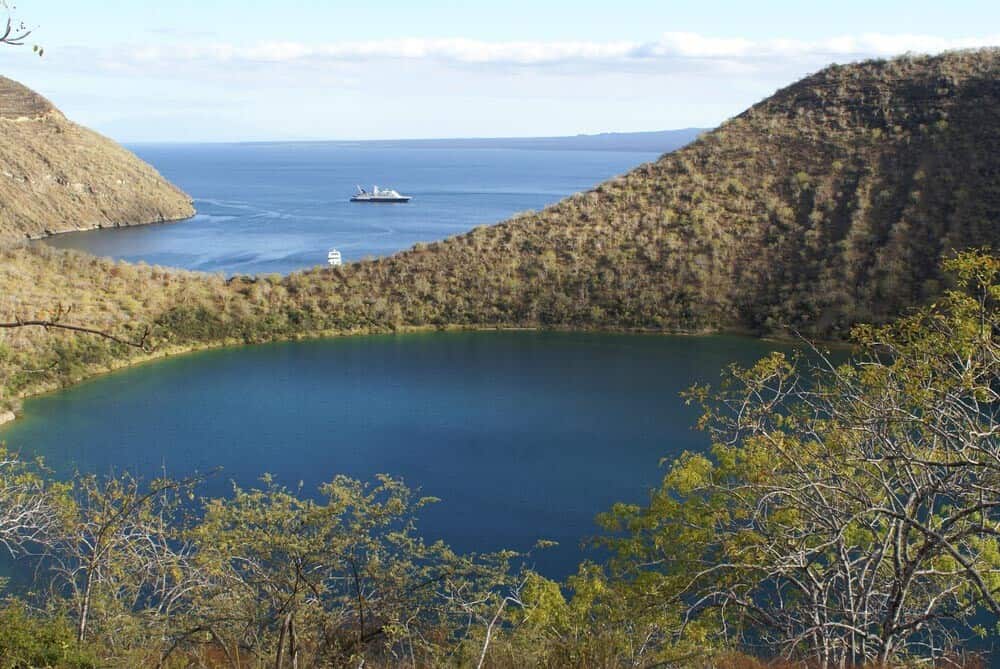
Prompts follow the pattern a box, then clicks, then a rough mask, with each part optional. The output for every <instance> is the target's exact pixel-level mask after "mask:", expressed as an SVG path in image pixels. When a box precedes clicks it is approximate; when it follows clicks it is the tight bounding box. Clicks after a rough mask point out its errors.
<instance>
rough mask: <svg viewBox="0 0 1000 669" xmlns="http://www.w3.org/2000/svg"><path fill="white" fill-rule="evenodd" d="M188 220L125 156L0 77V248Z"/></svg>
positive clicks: (178, 201)
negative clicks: (54, 237)
mask: <svg viewBox="0 0 1000 669" xmlns="http://www.w3.org/2000/svg"><path fill="white" fill-rule="evenodd" d="M193 214H194V209H193V208H192V206H191V199H190V198H189V197H188V196H187V195H185V194H184V193H183V192H181V191H180V190H179V189H177V188H176V187H175V186H173V185H172V184H170V183H168V182H167V181H166V180H165V179H164V178H163V177H162V176H160V175H159V173H157V171H156V170H155V169H153V168H152V167H151V166H149V165H148V164H146V163H144V162H143V161H141V160H139V158H137V157H136V156H135V155H134V154H132V153H131V152H130V151H128V150H126V149H124V148H122V147H121V146H119V145H118V144H116V143H115V142H113V141H111V140H110V139H107V138H106V137H102V136H101V135H99V134H97V133H96V132H93V131H91V130H88V129H86V128H84V127H81V126H79V125H77V124H75V123H73V122H71V121H69V120H68V119H67V118H66V117H65V116H63V114H62V113H61V112H59V110H58V109H56V108H55V107H54V106H53V105H52V103H50V102H49V101H48V100H46V99H45V98H43V97H42V96H40V95H38V94H37V93H35V92H34V91H32V90H30V89H28V88H26V87H25V86H23V85H21V84H19V83H17V82H16V81H13V80H11V79H7V78H5V77H0V244H9V243H11V242H15V241H18V240H23V239H25V238H33V237H41V236H45V235H48V234H53V233H57V232H66V231H69V230H85V229H90V228H98V227H108V226H118V225H135V224H140V223H154V222H160V221H170V220H178V219H182V218H187V217H189V216H191V215H193Z"/></svg>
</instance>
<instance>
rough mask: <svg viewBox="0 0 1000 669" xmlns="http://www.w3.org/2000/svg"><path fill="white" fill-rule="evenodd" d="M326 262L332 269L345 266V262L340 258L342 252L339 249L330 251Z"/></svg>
mask: <svg viewBox="0 0 1000 669" xmlns="http://www.w3.org/2000/svg"><path fill="white" fill-rule="evenodd" d="M326 262H327V264H329V265H330V266H332V267H340V266H341V265H343V264H344V260H343V259H342V258H341V257H340V251H338V250H337V249H330V251H329V253H327V254H326Z"/></svg>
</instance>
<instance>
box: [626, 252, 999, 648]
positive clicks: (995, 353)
mask: <svg viewBox="0 0 1000 669" xmlns="http://www.w3.org/2000/svg"><path fill="white" fill-rule="evenodd" d="M945 268H946V270H948V271H950V272H951V273H952V274H953V276H954V277H955V279H956V281H957V288H956V289H954V290H952V291H950V292H948V293H946V295H945V296H944V297H943V298H942V299H941V300H939V301H938V302H937V303H936V304H934V305H931V306H930V307H928V308H925V309H922V310H919V311H917V312H915V313H914V314H912V315H910V316H907V317H904V318H902V319H900V320H898V321H897V322H895V323H894V324H892V325H889V326H885V327H861V328H858V329H857V330H856V331H855V335H854V336H855V341H856V344H857V347H858V349H857V350H858V353H857V355H856V357H855V358H854V359H853V360H852V361H851V362H850V363H849V364H845V365H834V364H832V363H831V362H829V360H828V359H827V358H826V356H825V355H824V354H823V353H822V352H821V351H819V350H815V354H816V356H815V357H816V358H818V359H819V362H818V363H817V362H809V360H808V359H807V356H801V357H793V358H790V359H789V358H787V357H785V356H784V355H780V354H774V355H772V356H770V357H768V358H765V359H763V360H761V361H760V362H758V363H757V364H756V365H754V366H752V367H750V368H749V369H738V368H733V369H732V370H731V371H730V373H729V375H728V378H727V380H726V382H725V383H724V385H723V387H722V388H721V390H720V391H719V392H712V391H711V390H710V389H709V388H707V387H698V388H695V389H693V390H692V392H691V394H690V399H691V400H692V401H697V402H701V403H702V404H703V405H704V406H705V414H704V417H703V418H702V421H701V426H702V427H703V428H705V429H706V430H708V431H709V433H710V434H711V436H712V438H713V442H714V446H713V447H712V449H711V452H710V453H708V454H704V453H686V454H684V455H683V456H682V457H681V458H679V459H678V460H677V461H676V462H675V463H674V464H673V466H672V467H671V469H670V471H669V473H668V474H667V476H666V477H665V479H664V482H663V486H662V487H661V488H660V489H659V490H658V491H656V493H655V494H654V496H653V498H652V501H651V503H650V504H649V505H648V506H645V507H636V506H626V505H622V506H618V507H616V508H615V509H614V511H613V512H612V513H611V514H610V515H609V516H608V517H607V518H606V522H607V525H608V527H609V528H610V529H615V530H625V531H626V535H625V536H624V537H620V538H619V537H613V538H611V539H609V540H608V543H609V544H610V545H611V546H612V547H613V548H614V549H615V551H616V555H615V557H614V559H613V560H612V561H611V563H610V565H611V567H610V568H611V571H612V573H613V574H614V575H615V576H616V577H617V578H618V579H620V581H621V583H623V584H625V586H623V587H626V588H627V589H628V590H629V592H630V593H631V594H632V597H633V599H632V603H631V604H629V606H630V607H641V606H643V604H642V603H645V605H646V606H650V607H653V608H654V609H659V610H660V611H663V612H664V614H666V613H669V612H673V611H677V610H679V611H681V612H682V614H683V615H682V619H681V623H680V624H679V625H677V626H676V627H675V628H674V629H673V630H671V633H672V635H673V636H672V638H673V639H683V638H684V637H685V635H689V634H691V633H692V630H696V631H695V633H696V634H703V633H704V630H705V624H706V623H708V625H709V628H710V629H713V630H714V634H713V636H714V637H715V640H716V641H717V643H718V644H719V645H733V644H736V645H739V646H742V647H744V648H751V649H753V648H758V649H765V648H766V649H778V650H779V651H780V653H781V655H783V656H785V657H787V658H790V659H801V660H808V661H809V662H810V663H814V664H815V665H816V666H821V667H832V666H844V664H849V665H857V664H864V663H875V664H878V665H879V666H884V665H888V664H893V663H898V662H901V661H906V660H910V659H914V658H927V659H941V658H945V657H948V656H949V655H950V654H953V653H955V652H956V651H958V650H961V649H962V648H963V643H964V642H965V640H966V639H968V638H969V637H970V636H974V635H979V634H985V633H986V630H985V629H984V628H982V627H980V626H979V625H978V624H977V623H978V621H979V620H981V619H980V618H977V615H981V614H985V615H987V616H988V618H989V619H990V620H993V621H995V620H996V617H997V615H1000V541H998V538H1000V396H998V392H1000V374H998V373H1000V347H998V343H997V340H996V336H997V333H998V328H1000V310H998V306H1000V281H998V279H1000V260H998V259H997V258H995V257H992V256H989V255H984V254H980V253H975V252H968V253H962V254H958V255H957V256H956V257H955V258H954V259H953V260H951V261H949V262H947V263H946V265H945ZM636 610H638V609H636Z"/></svg>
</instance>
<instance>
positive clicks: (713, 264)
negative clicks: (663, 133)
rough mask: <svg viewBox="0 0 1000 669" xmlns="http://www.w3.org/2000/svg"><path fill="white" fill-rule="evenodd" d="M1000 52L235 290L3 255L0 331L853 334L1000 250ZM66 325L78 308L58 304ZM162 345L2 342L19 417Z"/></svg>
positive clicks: (3, 370)
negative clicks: (535, 201) (24, 408)
mask: <svg viewBox="0 0 1000 669" xmlns="http://www.w3.org/2000/svg"><path fill="white" fill-rule="evenodd" d="M998 155H1000V50H997V49H991V50H982V51H975V52H961V53H950V54H944V55H941V56H934V57H919V58H914V57H904V58H900V59H895V60H891V61H871V62H865V63H859V64H854V65H848V66H835V67H831V68H828V69H826V70H823V71H822V72H819V73H817V74H815V75H813V76H811V77H808V78H806V79H804V80H802V81H800V82H798V83H796V84H793V85H792V86H789V87H788V88H785V89H783V90H781V91H779V92H778V93H776V94H775V95H774V96H773V97H771V98H768V99H767V100H765V101H763V102H761V103H760V104H757V105H755V106H754V107H752V108H751V109H749V110H747V111H746V112H744V113H743V114H741V115H740V116H738V117H736V118H734V119H732V120H731V121H729V122H727V123H725V124H723V125H722V126H721V127H720V128H718V129H717V130H715V131H713V132H711V133H707V134H706V135H704V136H702V137H701V138H700V139H698V140H697V141H696V142H694V143H693V144H691V145H689V146H687V147H685V148H684V149H681V150H679V151H676V152H674V153H671V154H667V155H665V156H663V157H662V158H660V159H659V160H658V161H656V162H655V163H651V164H647V165H644V166H641V167H640V168H638V169H636V170H634V171H632V172H631V173H629V174H627V175H625V176H623V177H620V178H618V179H615V180H612V181H610V182H608V183H605V184H602V185H601V186H598V187H597V188H595V189H594V190H592V191H589V192H587V193H582V194H579V195H577V196H574V197H571V198H568V199H567V200H564V201H563V202H560V203H558V204H556V205H554V206H552V207H549V208H547V209H545V210H544V211H541V212H537V213H532V214H527V215H523V216H520V217H518V218H515V219H512V220H510V221H506V222H504V223H500V224H498V225H494V226H482V227H480V228H476V229H475V230H472V231H471V232H469V233H466V234H463V235H459V236H456V237H453V238H450V239H447V240H444V241H441V242H434V243H431V244H418V245H417V246H416V247H415V248H414V249H412V250H410V251H406V252H404V253H400V254H397V255H394V256H392V257H389V258H382V259H377V260H371V261H365V262H360V263H354V264H351V265H348V266H344V267H339V268H327V267H324V268H317V269H315V270H310V271H306V272H300V273H296V274H292V275H290V276H288V277H277V276H271V277H259V278H254V277H237V278H234V279H232V280H230V281H223V280H222V279H221V278H219V277H208V276H205V275H199V274H194V273H187V272H178V271H172V270H164V269H162V268H149V267H144V266H129V265H127V264H125V263H111V262H109V261H99V260H97V259H94V258H89V257H87V256H84V255H81V254H73V253H66V252H59V251H56V250H54V249H52V248H37V247H34V248H20V249H8V250H6V251H0V322H2V321H4V320H7V321H13V320H15V319H29V318H45V317H46V316H47V315H48V314H51V313H53V312H54V311H56V309H55V307H56V306H57V305H63V306H70V307H72V308H73V311H72V312H71V313H70V315H69V316H68V318H69V319H70V320H73V321H74V322H76V323H82V324H86V325H91V326H93V327H99V328H101V329H104V330H107V331H111V332H117V333H119V334H120V335H121V336H123V337H127V338H135V337H137V336H139V333H142V332H145V331H146V330H147V328H148V330H149V332H150V337H149V338H148V340H147V341H148V342H149V343H150V344H151V345H152V348H154V349H155V350H154V351H153V352H152V354H158V353H162V352H166V351H181V350H189V349H192V348H201V347H205V346H211V345H214V344H218V343H220V342H226V343H239V342H248V343H249V342H259V341H267V340H273V339H281V338H291V337H298V336H310V335H316V334H333V333H357V332H374V331H390V330H395V329H399V328H408V327H427V326H430V327H445V326H459V327H536V326H537V327H561V328H611V329H629V328H642V329H652V330H659V331H668V332H669V331H689V332H690V331H700V332H710V331H718V330H741V331H751V332H756V333H770V332H787V331H788V329H789V328H794V329H796V330H798V331H801V332H804V333H806V334H808V335H811V336H814V337H827V338H836V337H841V336H843V335H844V334H846V332H847V329H848V328H849V327H850V326H851V325H852V324H854V323H857V322H863V321H869V322H870V321H876V322H878V321H884V320H886V319H888V318H889V317H891V316H892V315H894V314H896V313H899V312H900V311H902V310H905V309H906V308H907V307H910V306H913V305H916V304H919V303H921V302H924V301H926V300H928V299H931V298H933V297H934V296H936V295H938V294H939V293H940V291H941V290H942V288H943V285H942V278H941V275H940V270H939V261H940V260H941V258H943V257H946V256H948V255H949V254H950V253H951V252H952V250H954V249H960V248H965V247H969V246H990V247H993V248H998V247H1000V225H998V221H1000V160H998V159H997V156H998ZM56 313H58V311H56ZM149 354H150V352H148V351H147V352H142V351H138V350H136V349H134V348H131V347H125V346H121V345H118V344H113V343H109V342H108V341H106V340H101V339H98V338H95V337H86V336H78V335H74V334H70V333H66V332H60V331H57V330H42V329H37V328H21V329H13V330H7V331H3V330H0V405H2V404H3V403H8V404H10V403H11V402H12V399H13V398H14V397H17V396H22V395H25V394H28V393H32V392H36V391H38V390H40V389H44V388H51V387H53V386H56V385H59V384H66V383H70V382H73V381H75V380H78V379H80V378H83V377H85V376H87V375H89V374H92V373H94V372H95V371H98V370H101V369H107V368H110V367H113V366H116V365H120V364H123V363H125V362H127V361H129V360H134V359H137V358H143V357H147V356H148V355H149Z"/></svg>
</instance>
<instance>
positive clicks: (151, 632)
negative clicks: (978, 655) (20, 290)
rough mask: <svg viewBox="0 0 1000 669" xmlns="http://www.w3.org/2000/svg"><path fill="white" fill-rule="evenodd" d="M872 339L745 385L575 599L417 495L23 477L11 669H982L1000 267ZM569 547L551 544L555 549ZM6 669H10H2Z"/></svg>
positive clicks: (621, 510) (998, 507) (3, 466)
mask: <svg viewBox="0 0 1000 669" xmlns="http://www.w3.org/2000/svg"><path fill="white" fill-rule="evenodd" d="M947 267H948V269H949V270H950V271H952V272H953V273H954V274H955V276H956V278H957V282H956V283H957V286H958V289H956V290H953V291H949V292H948V293H947V294H946V295H944V296H943V297H942V298H941V299H940V300H938V302H937V303H936V304H935V305H933V306H930V307H927V308H924V309H922V310H919V311H917V312H915V313H914V314H912V315H910V316H908V317H905V318H902V319H900V320H898V321H896V322H894V323H892V324H889V325H885V326H880V327H873V326H864V327H859V328H858V329H857V330H856V331H855V341H856V344H857V347H858V348H857V354H856V357H855V358H854V359H853V360H852V361H850V362H849V363H847V364H844V365H842V366H833V365H829V364H824V363H822V362H820V363H819V364H818V365H817V366H809V367H807V366H806V365H807V363H806V362H805V361H803V360H798V359H795V358H786V357H783V356H781V355H774V356H771V357H769V358H765V359H763V360H761V361H760V362H758V363H757V364H756V365H754V366H752V367H750V368H748V369H739V368H733V369H732V370H730V373H729V375H728V376H727V379H726V382H725V383H724V384H723V385H722V386H721V387H720V388H719V389H717V390H712V389H708V388H703V387H696V388H693V389H692V390H691V392H690V396H689V399H691V400H692V401H697V402H701V403H703V404H704V406H705V409H706V411H705V415H704V418H703V419H702V421H701V427H702V428H703V429H706V430H708V431H709V433H710V434H711V435H712V437H713V441H714V442H715V446H714V447H713V448H712V450H711V452H710V453H708V454H705V453H686V454H684V455H683V456H681V457H680V458H678V459H677V460H676V461H675V462H674V463H673V464H672V465H671V466H670V468H669V470H668V471H667V473H666V475H665V477H664V479H663V484H662V487H661V488H660V489H658V490H656V491H653V493H652V494H651V497H650V501H649V503H648V504H646V505H642V506H633V505H618V506H616V507H614V508H613V509H611V510H609V512H608V513H607V514H606V515H605V516H604V517H603V518H602V524H603V527H604V529H605V533H604V535H603V537H602V538H601V539H600V540H599V544H600V545H603V546H604V548H605V549H606V553H610V556H611V557H610V558H609V559H608V560H606V561H603V560H602V561H597V562H594V561H590V562H585V563H583V564H581V565H580V567H579V570H578V572H577V574H576V575H574V576H573V577H571V578H570V579H568V581H567V582H565V583H561V584H560V583H556V582H553V581H551V580H548V579H546V578H544V577H542V576H541V575H539V574H537V573H534V572H533V571H532V570H531V569H530V568H529V566H530V559H524V556H518V555H515V554H512V553H505V552H501V553H497V554H490V555H468V556H462V555H457V554H455V553H454V552H453V551H451V550H449V549H448V547H447V546H444V545H442V544H440V543H436V544H428V543H426V542H424V541H423V540H422V539H421V538H420V536H419V533H418V531H417V525H416V522H417V517H418V515H419V511H420V509H421V508H422V507H423V506H424V505H426V504H428V503H431V502H432V501H433V500H431V499H421V498H418V497H417V496H415V494H414V493H413V492H412V491H411V490H409V489H408V488H407V487H406V486H405V485H403V483H402V482H400V481H397V480H394V479H392V478H390V477H380V478H379V479H378V480H377V481H375V482H374V483H371V484H363V483H360V482H358V481H353V480H351V479H347V478H344V477H336V478H334V479H332V480H331V482H330V483H328V484H326V485H324V486H322V488H321V490H320V491H319V495H318V496H316V497H313V496H301V494H300V493H298V492H294V491H290V490H288V489H286V488H283V487H281V486H280V485H279V484H278V483H277V482H274V481H272V480H271V479H269V478H267V477H265V478H264V479H263V480H262V483H261V484H260V486H259V487H258V488H256V489H250V490H245V489H239V488H237V489H235V490H234V492H233V494H232V495H230V496H227V497H224V498H218V499H199V498H198V497H197V492H198V483H199V481H198V480H186V481H176V480H173V481H172V480H157V481H152V482H148V483H144V482H141V481H136V480H134V479H133V478H131V477H129V476H128V475H123V476H119V477H116V478H109V479H102V478H97V477H93V476H78V477H76V478H75V479H74V480H72V481H71V482H69V483H61V482H54V481H50V480H47V478H46V475H45V472H44V471H43V470H40V469H39V467H38V465H37V464H34V463H31V462H25V461H23V460H20V459H18V458H17V457H15V456H13V455H11V454H9V453H0V542H2V543H3V544H4V546H6V547H7V548H9V549H10V550H11V551H12V552H13V554H14V555H15V556H16V557H17V558H18V563H19V565H20V566H21V567H22V569H21V570H20V573H22V574H30V575H33V576H34V578H35V579H36V581H35V585H36V586H37V587H36V588H35V589H34V591H35V592H36V593H37V594H31V592H28V593H26V594H24V595H22V596H21V597H20V598H12V599H10V600H9V601H8V603H7V605H6V607H5V608H3V609H0V651H2V655H3V657H4V658H9V657H15V658H25V659H23V660H20V661H18V662H14V663H12V664H9V666H14V667H21V666H33V665H37V664H45V665H47V666H62V667H90V666H122V667H133V666H151V667H153V666H156V667H172V666H176V667H180V666H202V667H240V666H242V667H264V666H269V667H276V668H277V669H282V668H283V667H286V668H287V667H295V666H376V667H378V666H412V667H434V666H441V667H446V666H478V667H570V666H572V667H598V666H599V667H609V668H612V667H636V666H678V667H685V666H686V667H706V668H707V667H710V666H711V667H725V666H756V665H754V664H753V663H752V661H751V660H749V659H741V657H742V656H740V655H739V653H752V654H757V655H762V656H765V657H775V656H777V657H780V658H783V659H785V660H787V661H789V662H793V663H798V664H800V665H805V666H815V667H822V668H823V669H827V668H832V667H843V666H862V665H865V664H869V665H873V666H900V665H903V664H910V663H922V664H928V663H932V662H939V663H942V665H948V666H962V665H963V664H965V663H966V662H967V660H968V658H967V656H966V655H964V654H963V651H964V650H967V646H966V643H967V641H968V639H970V638H972V637H975V636H976V635H979V634H988V632H987V629H988V627H989V626H992V625H994V624H995V623H996V621H997V615H998V614H1000V602H998V600H1000V595H998V592H1000V547H998V546H1000V545H998V541H997V536H998V534H1000V440H998V439H997V435H998V433H1000V395H998V392H997V387H998V378H1000V347H998V346H997V339H996V338H997V336H998V334H1000V259H998V258H997V257H995V256H990V255H980V254H976V253H966V254H961V255H959V256H957V257H955V258H954V259H953V260H952V261H950V262H949V263H948V264H947ZM539 549H541V550H544V546H541V547H539ZM0 666H3V665H2V664H0Z"/></svg>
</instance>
